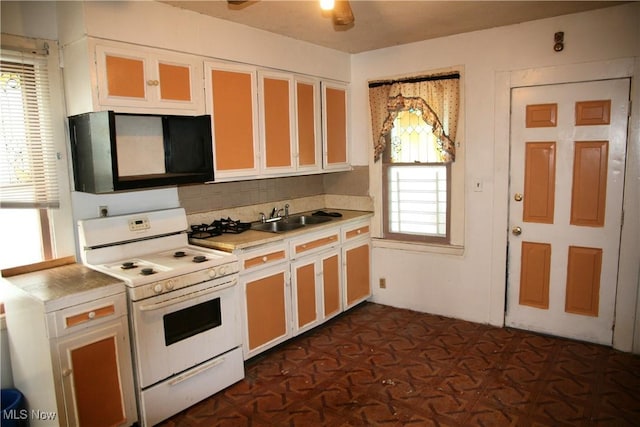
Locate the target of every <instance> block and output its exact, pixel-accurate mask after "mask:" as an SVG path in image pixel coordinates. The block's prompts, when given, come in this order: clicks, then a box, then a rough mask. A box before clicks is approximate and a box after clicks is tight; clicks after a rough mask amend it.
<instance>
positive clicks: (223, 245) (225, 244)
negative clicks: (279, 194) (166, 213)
mask: <svg viewBox="0 0 640 427" xmlns="http://www.w3.org/2000/svg"><path fill="white" fill-rule="evenodd" d="M321 210H323V211H326V212H339V213H341V214H342V217H337V218H332V220H331V221H327V222H323V223H321V224H309V225H306V226H304V227H302V228H298V229H295V230H291V231H286V232H282V233H271V232H268V231H258V230H247V231H245V232H242V233H239V234H222V235H221V236H216V237H208V238H206V239H189V243H191V244H193V245H199V246H204V247H207V248H211V249H218V250H223V251H226V252H233V251H235V250H240V249H248V248H251V247H254V246H260V245H263V244H267V243H274V242H279V241H282V240H284V239H288V238H291V237H294V236H298V235H301V234H304V233H309V232H312V231H318V230H321V229H323V228H328V227H335V226H336V225H338V226H342V225H345V224H348V223H349V222H352V221H357V220H361V219H364V218H368V217H371V216H373V213H372V212H367V211H353V210H346V209H321ZM315 211H316V210H314V211H309V212H297V213H295V214H291V216H295V215H311V214H312V213H313V212H315Z"/></svg>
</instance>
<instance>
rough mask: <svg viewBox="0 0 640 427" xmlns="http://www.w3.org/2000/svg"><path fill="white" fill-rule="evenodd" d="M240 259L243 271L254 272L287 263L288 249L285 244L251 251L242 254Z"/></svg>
mask: <svg viewBox="0 0 640 427" xmlns="http://www.w3.org/2000/svg"><path fill="white" fill-rule="evenodd" d="M239 258H240V265H241V268H242V271H254V270H257V269H260V268H262V267H267V266H270V265H275V264H278V263H280V262H285V261H287V258H288V254H287V247H286V245H284V244H281V245H273V246H272V245H269V246H268V247H265V248H262V249H257V250H251V251H248V252H246V253H244V254H241V255H240V257H239Z"/></svg>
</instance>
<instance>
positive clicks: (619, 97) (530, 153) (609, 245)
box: [505, 79, 629, 345]
mask: <svg viewBox="0 0 640 427" xmlns="http://www.w3.org/2000/svg"><path fill="white" fill-rule="evenodd" d="M628 100H629V80H628V79H618V80H607V81H597V82H585V83H571V84H559V85H549V86H538V87H527V88H516V89H513V91H512V99H511V105H512V108H511V111H512V117H511V186H510V197H511V201H510V210H509V223H510V228H511V230H510V231H511V232H510V235H509V236H510V237H509V257H508V284H507V311H506V317H505V323H506V324H507V325H508V326H513V327H517V328H521V329H527V330H532V331H538V332H543V333H548V334H552V335H558V336H564V337H569V338H575V339H579V340H583V341H590V342H595V343H600V344H606V345H611V344H612V339H613V321H614V314H615V294H616V287H617V273H618V252H619V246H620V230H621V226H622V201H623V186H624V169H625V158H626V154H625V153H626V141H627V133H626V131H627V118H628Z"/></svg>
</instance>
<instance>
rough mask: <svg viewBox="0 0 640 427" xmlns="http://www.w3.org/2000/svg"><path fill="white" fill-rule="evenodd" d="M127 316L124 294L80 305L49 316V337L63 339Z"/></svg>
mask: <svg viewBox="0 0 640 427" xmlns="http://www.w3.org/2000/svg"><path fill="white" fill-rule="evenodd" d="M126 315H127V300H126V296H125V294H124V293H120V294H117V295H112V296H109V297H105V298H100V299H97V300H94V301H90V302H86V303H83V304H78V305H76V306H73V307H69V308H66V309H64V310H60V311H56V312H53V313H49V314H48V315H47V323H48V328H49V337H51V338H53V337H61V336H64V335H67V334H70V333H73V332H76V331H80V330H83V329H86V328H89V327H93V326H96V325H100V324H102V323H105V322H109V321H111V320H113V319H116V318H118V317H120V316H126Z"/></svg>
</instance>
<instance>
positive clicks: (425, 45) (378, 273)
mask: <svg viewBox="0 0 640 427" xmlns="http://www.w3.org/2000/svg"><path fill="white" fill-rule="evenodd" d="M639 28H640V4H638V3H633V4H627V5H623V6H617V7H612V8H607V9H602V10H598V11H593V12H588V13H581V14H574V15H566V16H562V17H557V18H552V19H545V20H540V21H534V22H529V23H523V24H519V25H512V26H506V27H500V28H495V29H490V30H485V31H478V32H473V33H468V34H461V35H456V36H451V37H445V38H440V39H436V40H430V41H424V42H419V43H413V44H408V45H403V46H398V47H394V48H389V49H382V50H378V51H372V52H366V53H362V54H358V55H354V56H353V57H352V65H351V66H352V83H351V85H352V87H351V97H352V132H353V133H352V140H353V141H355V142H356V146H357V147H359V150H360V151H358V152H357V153H354V158H358V159H361V158H367V159H372V153H371V149H370V145H371V144H370V142H369V141H371V140H372V139H371V135H370V124H369V116H368V99H367V81H368V80H376V79H384V78H389V77H396V76H399V75H407V74H412V73H415V74H417V73H420V72H425V71H429V70H434V69H441V68H446V67H450V66H458V65H461V66H463V67H464V70H465V73H464V79H465V80H464V89H465V99H464V103H465V104H466V109H465V111H464V114H465V134H464V135H460V136H459V140H460V142H461V144H462V147H461V149H463V150H465V155H466V159H467V161H466V165H465V169H466V182H465V187H466V190H465V239H464V241H465V245H464V252H463V253H462V254H461V255H449V254H440V253H429V252H418V251H408V250H393V249H386V248H382V247H380V246H381V245H380V244H377V243H376V242H374V249H373V282H374V284H375V283H377V281H378V278H379V277H385V278H386V281H387V287H386V289H378V288H377V286H374V297H373V300H374V301H376V302H380V303H383V304H389V305H393V306H400V307H407V308H411V309H415V310H419V311H425V312H430V313H436V314H442V315H446V316H452V317H457V318H462V319H467V320H471V321H475V322H481V323H492V324H496V325H501V324H502V322H503V317H504V315H503V311H504V293H505V270H506V267H505V266H506V256H505V253H506V230H507V214H506V208H507V203H506V200H508V172H509V165H508V154H506V153H508V143H507V145H506V146H505V145H504V144H497V143H496V141H497V135H499V134H502V133H503V132H504V128H503V127H501V126H502V122H501V121H499V120H498V119H497V118H498V116H500V115H501V114H502V112H501V111H499V110H498V109H499V108H503V106H500V105H497V104H496V97H497V90H498V88H497V87H496V77H497V75H498V74H499V73H504V72H510V71H512V70H525V69H537V68H542V67H552V66H562V65H569V64H572V65H574V64H582V63H585V65H584V67H586V68H589V67H590V65H589V64H586V63H588V62H592V61H609V60H614V59H621V58H631V63H633V62H634V61H636V64H637V61H638V57H639V56H640V33H639V31H640V30H639ZM556 31H564V33H565V42H566V43H565V50H564V51H562V52H559V53H558V52H555V51H554V50H553V36H554V33H555V32H556ZM634 58H635V59H634ZM635 76H636V77H637V76H638V72H637V67H636V71H635ZM636 86H637V83H635V82H634V87H636ZM500 93H502V92H500ZM501 96H502V95H501ZM507 96H508V87H507ZM633 96H634V97H635V98H634V99H635V100H636V101H638V93H637V87H636V88H635V89H634V92H633ZM507 104H508V99H507ZM636 105H637V103H636ZM507 108H508V106H507ZM635 109H636V110H637V107H636V108H635ZM506 114H507V116H508V110H507V112H506ZM636 117H637V115H636ZM507 127H508V121H507ZM636 128H637V125H636ZM507 132H508V131H507ZM638 138H639V137H638V132H637V131H635V132H634V131H633V130H632V132H631V134H630V141H631V144H630V146H631V147H637V146H638ZM630 155H631V157H630V158H629V160H630V162H631V165H630V166H629V165H628V175H629V173H630V174H631V176H628V177H627V182H628V183H629V185H631V186H633V188H632V189H628V190H627V194H626V197H627V199H626V203H628V204H629V205H630V206H631V207H633V206H637V204H638V196H639V193H638V181H639V180H638V172H637V170H638V168H637V155H635V154H633V152H630ZM370 168H371V184H370V185H371V189H372V196H373V197H374V205H375V206H376V208H377V213H379V212H380V211H379V209H380V206H381V204H380V182H379V178H378V177H379V175H378V174H379V169H380V165H379V164H377V163H373V162H372V160H371V163H370ZM476 180H481V181H482V182H483V185H484V189H483V191H482V192H473V191H472V190H471V184H472V183H473V182H475V181H476ZM635 212H637V209H636V210H635ZM494 218H498V219H497V220H494ZM637 218H638V217H637V215H636V216H635V217H632V219H630V222H631V224H632V225H631V226H630V227H632V228H631V229H630V232H631V233H630V234H631V236H635V237H633V238H630V239H629V240H631V241H630V242H627V243H626V246H623V250H624V249H625V248H627V249H630V250H631V251H633V250H634V248H635V249H637V248H638V240H639V239H638V235H639V234H640V233H639V232H638V230H639V229H640V228H639V225H640V224H639V223H638V219H637ZM374 221H375V223H376V227H374V228H375V229H376V230H378V232H379V230H380V215H379V214H378V215H376V217H375V218H374ZM634 233H635V234H634ZM378 235H379V234H378ZM631 253H636V254H637V253H638V251H637V250H635V252H631ZM632 258H633V259H627V260H624V262H625V263H626V268H627V269H628V270H633V269H634V268H635V276H634V274H633V273H632V274H629V276H628V278H627V279H625V280H626V282H625V283H622V284H621V285H622V288H624V291H625V292H626V294H627V296H628V297H629V298H630V299H631V301H633V302H635V298H636V293H637V288H638V272H637V266H638V262H639V261H638V256H637V255H635V256H633V257H632ZM619 289H620V286H619ZM631 305H633V303H632V304H631ZM625 311H626V314H627V316H626V318H623V319H619V320H621V321H623V322H624V323H626V327H627V329H629V328H628V327H629V326H631V327H630V330H633V322H634V320H633V319H634V318H635V313H634V310H633V309H629V308H628V307H627V308H625ZM618 327H620V328H622V326H620V325H618V324H617V325H616V328H617V329H618ZM623 329H624V328H623ZM625 334H626V337H625V339H624V340H623V341H624V343H623V344H620V347H621V348H624V349H627V350H629V349H630V348H631V345H630V342H631V339H630V335H629V331H628V330H627V332H625Z"/></svg>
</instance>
